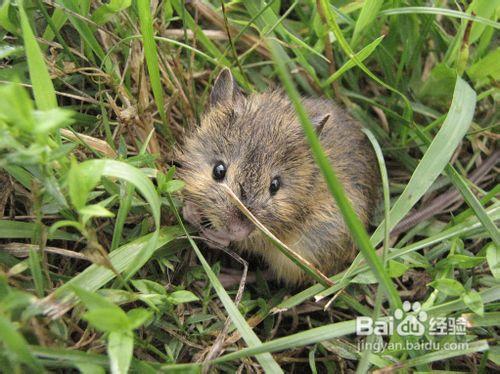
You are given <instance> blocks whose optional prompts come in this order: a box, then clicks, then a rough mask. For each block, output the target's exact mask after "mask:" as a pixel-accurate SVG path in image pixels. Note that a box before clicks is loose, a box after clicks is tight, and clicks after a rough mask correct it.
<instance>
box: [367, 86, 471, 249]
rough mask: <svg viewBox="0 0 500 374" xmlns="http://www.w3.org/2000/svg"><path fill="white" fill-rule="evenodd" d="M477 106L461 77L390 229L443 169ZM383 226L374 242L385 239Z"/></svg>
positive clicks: (396, 208)
mask: <svg viewBox="0 0 500 374" xmlns="http://www.w3.org/2000/svg"><path fill="white" fill-rule="evenodd" d="M475 107H476V93H475V92H474V90H473V89H472V88H470V86H469V85H468V84H467V82H465V81H464V80H463V79H461V78H460V77H457V80H456V83H455V91H454V93H453V100H452V103H451V107H450V110H449V111H448V115H447V116H446V119H445V121H444V123H443V125H442V126H441V129H440V130H439V131H438V133H437V134H436V136H435V137H434V140H433V141H432V143H431V145H430V146H429V148H428V149H427V151H426V152H425V154H424V156H423V157H422V159H421V160H420V163H419V164H418V166H417V168H416V169H415V171H414V172H413V174H412V176H411V179H410V181H409V182H408V185H407V186H406V188H405V189H404V191H403V193H402V194H401V195H400V196H399V198H398V200H397V201H396V202H395V203H394V206H393V207H392V209H391V212H390V219H389V227H390V229H392V228H394V226H395V225H396V224H397V223H398V222H399V221H400V220H401V219H402V218H403V217H404V216H405V215H406V214H407V213H408V212H409V211H410V209H411V208H412V207H413V206H414V205H415V204H416V202H417V201H418V200H419V199H420V198H421V197H422V196H423V195H424V193H426V192H427V190H428V189H429V187H430V186H431V185H432V183H433V182H434V181H435V180H436V178H437V177H438V176H439V175H440V174H441V173H442V172H443V170H444V167H445V166H446V165H447V163H448V162H449V160H450V159H451V156H452V155H453V152H454V151H455V149H456V147H457V146H458V144H459V142H460V141H461V140H462V138H463V137H464V135H465V134H466V133H467V130H468V129H469V126H470V123H471V121H472V116H473V115H474V109H475ZM383 225H384V222H382V223H381V224H380V226H379V227H378V228H377V230H376V231H375V233H374V234H373V235H372V238H371V242H372V243H373V244H374V245H377V244H378V243H380V241H381V240H382V238H383Z"/></svg>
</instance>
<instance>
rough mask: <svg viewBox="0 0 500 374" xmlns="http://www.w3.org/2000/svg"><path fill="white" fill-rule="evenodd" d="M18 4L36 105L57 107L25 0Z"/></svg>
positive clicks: (52, 87)
mask: <svg viewBox="0 0 500 374" xmlns="http://www.w3.org/2000/svg"><path fill="white" fill-rule="evenodd" d="M18 6H19V15H20V18H21V29H22V31H23V39H24V49H25V51H26V59H27V60H28V69H29V73H30V80H31V84H32V86H33V95H34V96H35V102H36V106H37V107H38V109H40V110H49V109H53V108H56V107H57V99H56V93H55V90H54V86H53V84H52V80H51V79H50V75H49V72H48V70H47V66H46V65H45V61H44V60H43V54H42V51H41V49H40V46H39V45H38V43H37V41H36V39H35V35H34V34H33V31H32V30H31V26H30V24H29V20H28V17H27V15H26V12H25V11H24V6H23V2H22V1H20V2H19V4H18Z"/></svg>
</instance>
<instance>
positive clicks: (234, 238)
mask: <svg viewBox="0 0 500 374" xmlns="http://www.w3.org/2000/svg"><path fill="white" fill-rule="evenodd" d="M182 213H183V215H184V219H186V221H188V222H189V223H191V224H192V225H193V226H195V227H197V228H198V230H199V231H200V233H201V235H202V236H204V237H205V238H207V239H208V240H210V241H212V242H215V243H216V244H219V245H221V246H223V247H227V246H228V245H229V243H230V242H238V241H242V240H245V239H246V238H248V236H249V235H250V234H251V233H252V231H253V230H254V228H255V226H254V225H253V223H251V222H250V221H246V220H245V221H242V220H229V221H228V223H227V226H226V227H224V228H220V229H216V228H215V227H214V225H213V223H212V221H211V220H210V219H209V218H208V217H206V216H205V215H204V214H203V213H202V212H201V211H200V209H199V208H198V207H196V206H195V205H194V204H193V203H191V202H186V204H185V205H184V207H183V210H182Z"/></svg>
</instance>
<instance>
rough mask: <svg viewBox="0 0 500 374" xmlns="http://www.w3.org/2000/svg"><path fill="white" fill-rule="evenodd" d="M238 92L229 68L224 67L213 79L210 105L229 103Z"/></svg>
mask: <svg viewBox="0 0 500 374" xmlns="http://www.w3.org/2000/svg"><path fill="white" fill-rule="evenodd" d="M239 94H240V91H239V87H238V85H237V84H236V82H235V80H234V77H233V74H231V70H229V69H228V68H224V69H222V71H221V72H220V73H219V75H218V76H217V78H216V79H215V83H214V86H213V88H212V92H210V106H215V105H217V104H230V103H231V102H232V101H233V100H234V99H235V98H236V96H237V95H239Z"/></svg>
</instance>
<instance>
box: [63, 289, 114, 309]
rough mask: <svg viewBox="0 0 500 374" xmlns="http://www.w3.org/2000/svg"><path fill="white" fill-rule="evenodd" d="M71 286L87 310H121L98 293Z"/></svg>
mask: <svg viewBox="0 0 500 374" xmlns="http://www.w3.org/2000/svg"><path fill="white" fill-rule="evenodd" d="M71 288H72V290H73V291H74V292H75V294H76V295H77V296H78V298H79V299H80V300H81V301H82V303H83V304H84V305H85V307H86V308H87V309H88V310H94V309H114V310H115V311H116V312H117V313H119V310H121V309H120V307H118V306H117V305H115V304H113V303H112V302H111V301H109V300H108V299H107V298H105V297H103V296H101V295H99V294H98V293H95V292H89V291H87V290H86V289H84V288H81V287H78V286H71Z"/></svg>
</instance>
